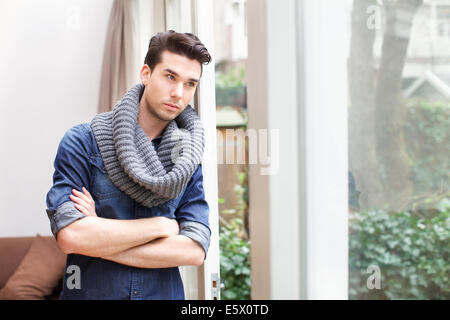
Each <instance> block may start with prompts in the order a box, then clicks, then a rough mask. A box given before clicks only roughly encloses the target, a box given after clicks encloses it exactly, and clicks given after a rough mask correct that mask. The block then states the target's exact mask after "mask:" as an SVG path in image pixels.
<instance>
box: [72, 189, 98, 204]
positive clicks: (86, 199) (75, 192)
mask: <svg viewBox="0 0 450 320" xmlns="http://www.w3.org/2000/svg"><path fill="white" fill-rule="evenodd" d="M83 189H84V187H83ZM85 190H86V189H85ZM86 192H87V190H86ZM72 193H73V194H74V195H75V196H77V197H78V198H81V199H83V200H84V201H85V202H87V203H90V204H92V203H94V200H93V199H92V197H91V195H90V194H89V192H88V194H89V196H88V195H86V194H85V193H82V192H80V191H78V190H75V189H72Z"/></svg>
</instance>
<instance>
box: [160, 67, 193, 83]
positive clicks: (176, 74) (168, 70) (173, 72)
mask: <svg viewBox="0 0 450 320" xmlns="http://www.w3.org/2000/svg"><path fill="white" fill-rule="evenodd" d="M164 71H167V72H169V73H172V74H173V75H175V76H177V77H179V76H180V75H179V74H178V73H176V72H175V71H173V70H171V69H168V68H167V69H164ZM188 80H189V81H193V82H197V83H198V79H194V78H190V79H188Z"/></svg>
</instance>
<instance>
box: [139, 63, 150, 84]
mask: <svg viewBox="0 0 450 320" xmlns="http://www.w3.org/2000/svg"><path fill="white" fill-rule="evenodd" d="M150 75H151V70H150V67H149V66H148V65H146V64H144V65H143V66H142V68H141V82H142V84H143V85H144V86H146V85H147V84H148V81H149V79H150Z"/></svg>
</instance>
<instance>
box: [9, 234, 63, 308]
mask: <svg viewBox="0 0 450 320" xmlns="http://www.w3.org/2000/svg"><path fill="white" fill-rule="evenodd" d="M65 265H66V255H65V254H64V253H63V252H62V250H61V249H60V248H59V246H58V244H57V242H56V240H55V238H54V237H53V236H41V235H39V234H37V235H36V236H34V237H3V238H1V237H0V300H53V299H58V296H59V293H60V291H61V289H62V278H63V276H64V271H65Z"/></svg>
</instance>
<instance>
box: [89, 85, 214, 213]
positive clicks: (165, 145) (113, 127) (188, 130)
mask: <svg viewBox="0 0 450 320" xmlns="http://www.w3.org/2000/svg"><path fill="white" fill-rule="evenodd" d="M144 88H145V87H144V85H143V84H137V85H135V86H134V87H133V88H131V89H130V91H128V92H127V93H126V94H125V96H124V97H123V98H122V99H121V100H119V101H118V102H117V103H116V105H115V106H114V108H113V110H112V111H110V112H104V113H101V114H98V115H96V116H95V117H94V119H93V120H92V122H91V127H92V130H93V132H94V136H95V139H96V141H97V144H98V147H99V150H100V153H101V156H102V158H103V163H104V166H105V169H106V172H107V173H108V176H109V178H110V180H111V182H112V183H113V184H114V185H115V186H116V187H117V188H118V189H120V190H121V191H123V192H124V193H125V194H127V195H128V196H130V197H131V198H132V199H134V200H135V201H137V202H138V203H140V204H142V205H143V206H145V207H148V208H150V207H153V206H157V205H159V204H161V203H164V202H167V201H168V200H170V199H174V198H176V197H178V195H179V194H180V193H181V191H182V190H183V189H184V187H185V186H186V185H187V183H188V182H189V179H190V178H191V176H192V174H193V173H194V171H195V170H196V168H197V166H198V165H199V164H200V162H201V160H202V156H203V150H204V146H205V140H204V130H203V126H202V123H201V121H200V119H199V117H198V115H197V113H196V112H195V110H194V109H192V107H191V106H189V105H188V106H187V107H186V108H185V109H184V110H183V112H181V113H180V114H179V115H178V116H177V117H176V118H175V119H174V120H172V121H170V122H169V124H168V125H167V127H166V128H165V129H164V132H163V134H162V138H161V143H160V145H159V147H158V150H157V151H156V150H155V148H154V147H153V145H152V143H151V141H150V139H149V138H148V137H147V135H146V134H145V132H144V130H143V129H142V127H141V126H140V125H139V124H138V121H137V120H138V111H139V101H140V99H141V97H142V94H143V92H144Z"/></svg>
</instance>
